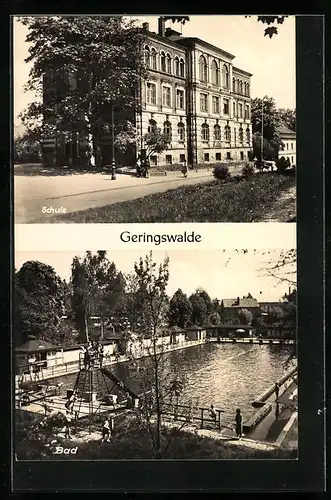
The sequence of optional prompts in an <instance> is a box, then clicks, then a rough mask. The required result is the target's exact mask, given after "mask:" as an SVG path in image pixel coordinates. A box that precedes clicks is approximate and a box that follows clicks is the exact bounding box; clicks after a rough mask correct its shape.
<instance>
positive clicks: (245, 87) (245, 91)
mask: <svg viewBox="0 0 331 500" xmlns="http://www.w3.org/2000/svg"><path fill="white" fill-rule="evenodd" d="M244 95H247V83H246V82H244Z"/></svg>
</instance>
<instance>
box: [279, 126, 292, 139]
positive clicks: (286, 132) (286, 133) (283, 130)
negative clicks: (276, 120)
mask: <svg viewBox="0 0 331 500" xmlns="http://www.w3.org/2000/svg"><path fill="white" fill-rule="evenodd" d="M278 133H279V135H280V137H281V138H282V137H283V138H284V139H285V138H286V137H292V138H295V137H296V133H295V131H294V130H291V129H290V128H288V127H287V126H286V125H281V126H280V127H278Z"/></svg>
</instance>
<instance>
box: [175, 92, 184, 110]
mask: <svg viewBox="0 0 331 500" xmlns="http://www.w3.org/2000/svg"><path fill="white" fill-rule="evenodd" d="M176 107H177V108H179V109H184V90H179V89H177V90H176Z"/></svg>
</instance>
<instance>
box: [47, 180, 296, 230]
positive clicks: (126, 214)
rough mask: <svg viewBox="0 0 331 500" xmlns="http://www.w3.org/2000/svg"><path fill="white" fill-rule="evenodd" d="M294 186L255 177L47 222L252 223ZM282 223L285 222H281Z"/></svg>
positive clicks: (171, 192) (174, 191)
mask: <svg viewBox="0 0 331 500" xmlns="http://www.w3.org/2000/svg"><path fill="white" fill-rule="evenodd" d="M293 186H295V178H293V177H288V176H282V175H279V174H272V173H265V174H258V175H255V176H254V177H252V178H250V179H247V180H245V179H242V178H232V179H230V180H228V181H222V182H219V181H216V180H214V181H211V182H208V183H206V184H195V185H189V186H182V187H180V188H177V189H171V190H169V191H166V192H165V193H156V194H152V195H149V196H145V197H143V198H138V199H136V200H132V201H127V202H122V203H115V204H113V205H107V206H104V207H99V208H93V209H88V210H84V211H80V212H74V213H69V214H63V215H60V216H57V217H54V219H51V220H50V222H69V223H70V222H72V223H101V222H112V223H129V222H130V223H137V222H255V221H259V220H260V219H261V218H263V216H265V215H267V214H268V211H269V210H270V205H271V204H272V203H274V202H275V201H277V200H278V199H279V197H281V195H282V194H283V193H284V192H286V191H287V190H289V189H290V188H291V187H293ZM282 222H285V221H282Z"/></svg>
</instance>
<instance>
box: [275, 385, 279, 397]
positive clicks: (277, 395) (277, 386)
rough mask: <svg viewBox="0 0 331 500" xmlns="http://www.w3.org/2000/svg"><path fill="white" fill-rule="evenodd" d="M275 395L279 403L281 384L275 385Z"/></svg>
mask: <svg viewBox="0 0 331 500" xmlns="http://www.w3.org/2000/svg"><path fill="white" fill-rule="evenodd" d="M275 395H276V401H278V398H279V384H278V382H276V383H275Z"/></svg>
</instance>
